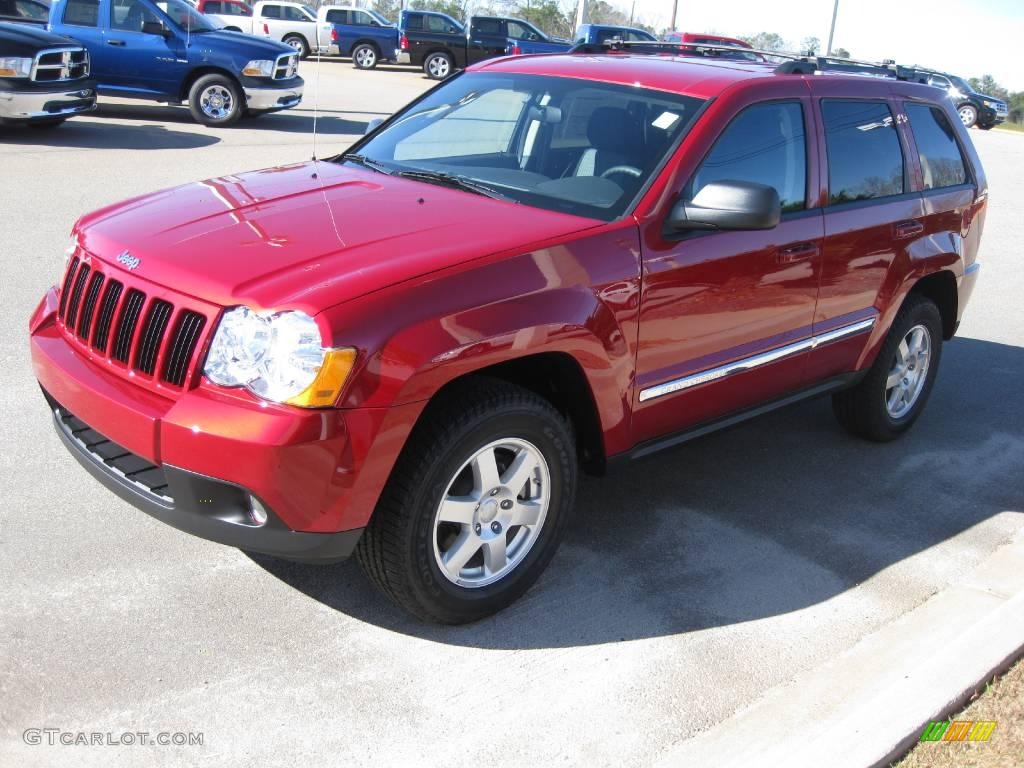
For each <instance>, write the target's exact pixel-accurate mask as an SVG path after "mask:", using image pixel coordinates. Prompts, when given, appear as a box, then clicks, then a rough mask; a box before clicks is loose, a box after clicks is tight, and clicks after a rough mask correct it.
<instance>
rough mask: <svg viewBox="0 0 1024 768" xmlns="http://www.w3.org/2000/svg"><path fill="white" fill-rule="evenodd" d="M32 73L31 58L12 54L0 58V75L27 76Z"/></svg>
mask: <svg viewBox="0 0 1024 768" xmlns="http://www.w3.org/2000/svg"><path fill="white" fill-rule="evenodd" d="M31 74H32V59H22V58H17V57H12V56H6V57H4V58H0V77H28V76H29V75H31Z"/></svg>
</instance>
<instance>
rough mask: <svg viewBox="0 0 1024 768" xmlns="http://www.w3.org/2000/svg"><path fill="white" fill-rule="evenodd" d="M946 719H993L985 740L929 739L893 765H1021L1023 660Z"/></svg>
mask: <svg viewBox="0 0 1024 768" xmlns="http://www.w3.org/2000/svg"><path fill="white" fill-rule="evenodd" d="M949 719H950V720H995V721H996V722H997V723H998V725H996V728H995V730H994V731H992V735H991V736H990V737H989V740H988V741H984V742H968V741H948V742H947V741H930V742H921V743H918V744H917V746H915V747H914V748H913V749H912V750H911V751H910V752H909V753H908V754H907V756H906V757H904V758H903V759H902V760H901V761H899V762H898V763H895V766H896V768H1019V766H1022V765H1024V661H1018V662H1017V663H1016V664H1015V665H1014V666H1013V667H1011V668H1010V669H1009V670H1008V671H1007V672H1006V674H1004V675H1003V676H1002V677H997V678H996V679H995V680H993V681H992V682H991V683H988V684H987V685H986V686H985V690H984V691H982V692H980V693H978V694H975V697H974V700H973V701H972V703H971V704H969V705H968V706H967V707H966V708H965V709H964V710H963V711H962V712H959V713H958V714H956V715H951V716H950V718H949Z"/></svg>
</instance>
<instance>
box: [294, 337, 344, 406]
mask: <svg viewBox="0 0 1024 768" xmlns="http://www.w3.org/2000/svg"><path fill="white" fill-rule="evenodd" d="M355 361H356V351H355V350H354V349H350V348H344V349H330V350H328V351H327V354H326V355H325V356H324V362H323V365H322V366H320V373H318V374H317V375H316V378H315V379H313V383H312V384H310V385H309V386H308V387H306V388H305V389H304V390H302V391H301V392H299V394H297V395H295V397H293V398H290V399H289V400H286V401H285V402H287V403H288V404H289V405H298V406H302V407H303V408H329V407H331V406H332V405H334V403H335V402H336V401H337V399H338V395H340V394H341V388H342V387H343V386H345V380H346V379H348V375H349V374H350V373H351V372H352V366H353V365H354V364H355Z"/></svg>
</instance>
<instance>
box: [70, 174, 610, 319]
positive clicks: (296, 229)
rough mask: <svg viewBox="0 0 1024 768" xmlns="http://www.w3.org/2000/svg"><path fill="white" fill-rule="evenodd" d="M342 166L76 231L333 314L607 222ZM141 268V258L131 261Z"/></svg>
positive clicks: (236, 183)
mask: <svg viewBox="0 0 1024 768" xmlns="http://www.w3.org/2000/svg"><path fill="white" fill-rule="evenodd" d="M599 224H600V222H598V221H595V220H593V219H587V218H580V217H577V216H570V215H567V214H562V213H555V212H551V211H546V210H542V209H539V208H532V207H529V206H526V205H518V204H515V203H510V202H505V201H502V200H493V199H490V198H487V197H483V196H480V195H475V194H472V193H468V192H463V191H460V190H455V189H448V188H445V187H440V186H437V185H433V184H427V183H423V182H417V181H413V180H409V179H401V178H397V177H394V176H387V175H385V174H380V173H376V172H373V171H370V170H367V169H362V168H353V167H352V166H350V165H345V166H342V165H338V164H335V163H330V162H324V161H320V162H311V163H303V164H300V165H291V166H283V167H278V168H268V169H265V170H262V171H254V172H251V173H246V174H241V175H235V176H223V177H221V178H216V179H209V180H207V181H200V182H195V183H193V184H186V185H184V186H181V187H176V188H173V189H168V190H164V191H162V192H156V193H154V194H150V195H145V196H143V197H138V198H135V199H132V200H127V201H125V202H123V203H118V204H116V205H113V206H110V207H108V208H104V209H101V210H99V211H96V212H94V213H92V214H89V215H87V216H85V217H84V218H82V219H81V220H80V221H79V223H78V225H77V226H76V231H77V232H78V236H79V240H80V242H81V244H82V246H83V247H84V248H85V249H86V250H87V251H88V252H89V253H90V254H92V256H93V257H96V258H99V259H100V260H102V261H104V262H105V263H106V264H107V265H109V270H110V271H111V272H115V273H116V272H118V271H122V270H123V269H124V267H123V266H122V264H121V263H120V262H118V260H117V257H118V256H119V255H120V254H121V253H123V252H124V251H128V252H130V254H131V255H132V256H134V257H135V258H136V259H138V266H137V267H136V268H135V269H134V270H133V272H132V277H133V278H141V279H143V280H147V281H151V282H154V283H157V284H160V285H163V286H166V287H168V288H170V289H172V290H175V291H178V292H181V293H184V294H188V295H191V296H193V297H195V298H198V299H200V300H203V301H208V302H212V303H215V304H219V305H221V306H233V305H236V304H247V305H249V306H252V307H254V308H257V309H284V308H290V309H302V310H303V311H305V312H308V313H309V314H315V313H317V312H319V311H321V310H323V309H326V308H327V307H330V306H333V305H335V304H338V303H341V302H344V301H348V300H350V299H353V298H357V297H359V296H362V295H365V294H367V293H370V292H372V291H376V290H379V289H381V288H385V287H387V286H389V285H393V284H395V283H399V282H402V281H405V280H410V279H414V278H417V277H421V276H423V275H427V274H429V273H431V272H435V271H437V270H439V269H444V268H446V267H450V266H453V265H457V264H460V263H463V262H467V261H471V260H473V259H477V258H481V257H484V256H489V255H491V254H495V253H499V252H514V251H516V250H520V251H521V250H526V249H528V248H529V247H530V246H533V245H539V244H541V243H544V242H545V241H549V240H550V239H551V238H557V237H560V236H564V235H567V234H569V233H571V232H575V231H579V230H583V229H588V228H591V227H594V226H597V225H599ZM125 261H128V262H129V263H134V262H132V260H129V259H126V260H125Z"/></svg>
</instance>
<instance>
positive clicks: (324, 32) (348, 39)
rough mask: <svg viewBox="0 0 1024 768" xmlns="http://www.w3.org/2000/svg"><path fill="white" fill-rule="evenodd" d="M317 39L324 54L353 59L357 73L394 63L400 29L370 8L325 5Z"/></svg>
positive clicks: (319, 13) (322, 7)
mask: <svg viewBox="0 0 1024 768" xmlns="http://www.w3.org/2000/svg"><path fill="white" fill-rule="evenodd" d="M316 20H317V38H318V44H319V48H320V50H321V51H324V50H325V51H326V52H327V53H328V54H330V55H332V56H351V57H352V63H353V64H354V65H355V66H356V67H357V68H358V69H373V68H374V67H376V66H377V64H378V63H379V62H381V61H395V59H396V56H397V52H398V27H396V26H395V25H394V24H392V23H391V22H390V21H388V20H387V19H386V18H384V17H383V16H381V15H380V14H379V13H377V12H376V11H372V10H370V9H368V8H353V7H348V6H341V7H339V6H333V5H324V6H321V7H320V10H318V11H317V16H316Z"/></svg>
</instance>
